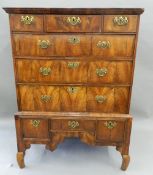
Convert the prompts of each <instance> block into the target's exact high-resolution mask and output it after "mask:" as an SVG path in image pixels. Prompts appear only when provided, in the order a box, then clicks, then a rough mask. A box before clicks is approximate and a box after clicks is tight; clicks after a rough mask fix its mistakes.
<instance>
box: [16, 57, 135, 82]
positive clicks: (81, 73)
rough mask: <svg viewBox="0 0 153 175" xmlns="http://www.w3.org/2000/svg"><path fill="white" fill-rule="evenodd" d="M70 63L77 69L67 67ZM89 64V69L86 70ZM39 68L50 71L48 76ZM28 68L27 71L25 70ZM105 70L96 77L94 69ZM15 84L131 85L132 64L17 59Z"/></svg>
mask: <svg viewBox="0 0 153 175" xmlns="http://www.w3.org/2000/svg"><path fill="white" fill-rule="evenodd" d="M71 63H77V64H78V66H77V67H74V68H73V67H72V68H71V67H69V66H68V65H69V64H71ZM88 64H89V68H88ZM41 67H43V68H44V67H46V68H50V69H51V73H50V74H49V75H42V73H41V72H40V68H41ZM27 68H28V69H27ZM101 68H106V69H107V74H106V75H104V76H102V77H101V76H98V75H97V74H96V69H101ZM16 70H17V74H16V77H17V82H25V83H28V82H42V83H45V82H46V83H47V82H48V83H51V82H54V83H56V82H60V83H62V82H63V83H73V82H74V83H79V82H82V83H86V82H89V83H90V82H91V83H98V82H99V83H122V84H130V83H131V76H132V75H131V74H132V62H130V61H116V62H115V61H94V62H92V61H88V62H86V61H78V60H69V61H63V60H60V61H56V60H54V61H49V60H28V59H17V60H16Z"/></svg>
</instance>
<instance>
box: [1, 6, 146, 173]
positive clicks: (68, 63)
mask: <svg viewBox="0 0 153 175" xmlns="http://www.w3.org/2000/svg"><path fill="white" fill-rule="evenodd" d="M4 10H5V11H6V12H7V13H9V19H10V30H11V41H12V52H13V63H14V72H15V80H16V92H17V102H18V110H19V112H18V113H16V114H15V123H16V131H17V145H18V153H17V161H18V164H19V166H20V168H23V167H24V166H25V165H24V155H25V151H26V149H27V148H29V147H30V145H31V144H46V148H47V149H50V150H52V151H53V150H54V149H55V148H56V147H57V145H58V144H59V143H61V142H62V141H63V140H64V139H65V138H71V137H76V138H79V139H80V140H81V141H83V142H85V143H87V144H91V145H107V146H116V149H117V150H118V151H120V153H121V155H122V158H123V161H122V166H121V169H122V170H126V169H127V167H128V164H129V161H130V156H129V144H130V133H131V125H132V117H131V116H130V115H129V114H128V113H129V108H130V99H131V91H132V83H133V73H134V65H135V56H136V45H137V39H138V28H139V20H140V14H141V13H143V9H136V8H135V9H100V8H99V9H98V8H97V9H50V8H4ZM93 161H94V160H93Z"/></svg>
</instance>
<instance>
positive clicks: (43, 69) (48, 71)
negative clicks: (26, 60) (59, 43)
mask: <svg viewBox="0 0 153 175" xmlns="http://www.w3.org/2000/svg"><path fill="white" fill-rule="evenodd" d="M39 72H40V73H41V74H42V75H44V76H47V75H49V74H51V68H50V67H40V69H39Z"/></svg>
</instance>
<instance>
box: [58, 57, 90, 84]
mask: <svg viewBox="0 0 153 175" xmlns="http://www.w3.org/2000/svg"><path fill="white" fill-rule="evenodd" d="M71 63H74V64H75V63H77V64H78V66H77V67H74V68H71V67H69V66H68V64H71ZM60 64H61V71H60V73H61V74H60V82H66V83H73V82H87V77H88V76H87V69H88V66H87V64H88V63H87V62H86V61H78V60H69V61H62V60H61V61H60Z"/></svg>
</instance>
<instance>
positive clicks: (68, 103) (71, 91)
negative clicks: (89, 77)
mask: <svg viewBox="0 0 153 175" xmlns="http://www.w3.org/2000/svg"><path fill="white" fill-rule="evenodd" d="M60 100H61V111H69V112H72V111H73V112H77V111H82V112H83V111H86V87H83V86H64V87H61V88H60Z"/></svg>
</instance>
